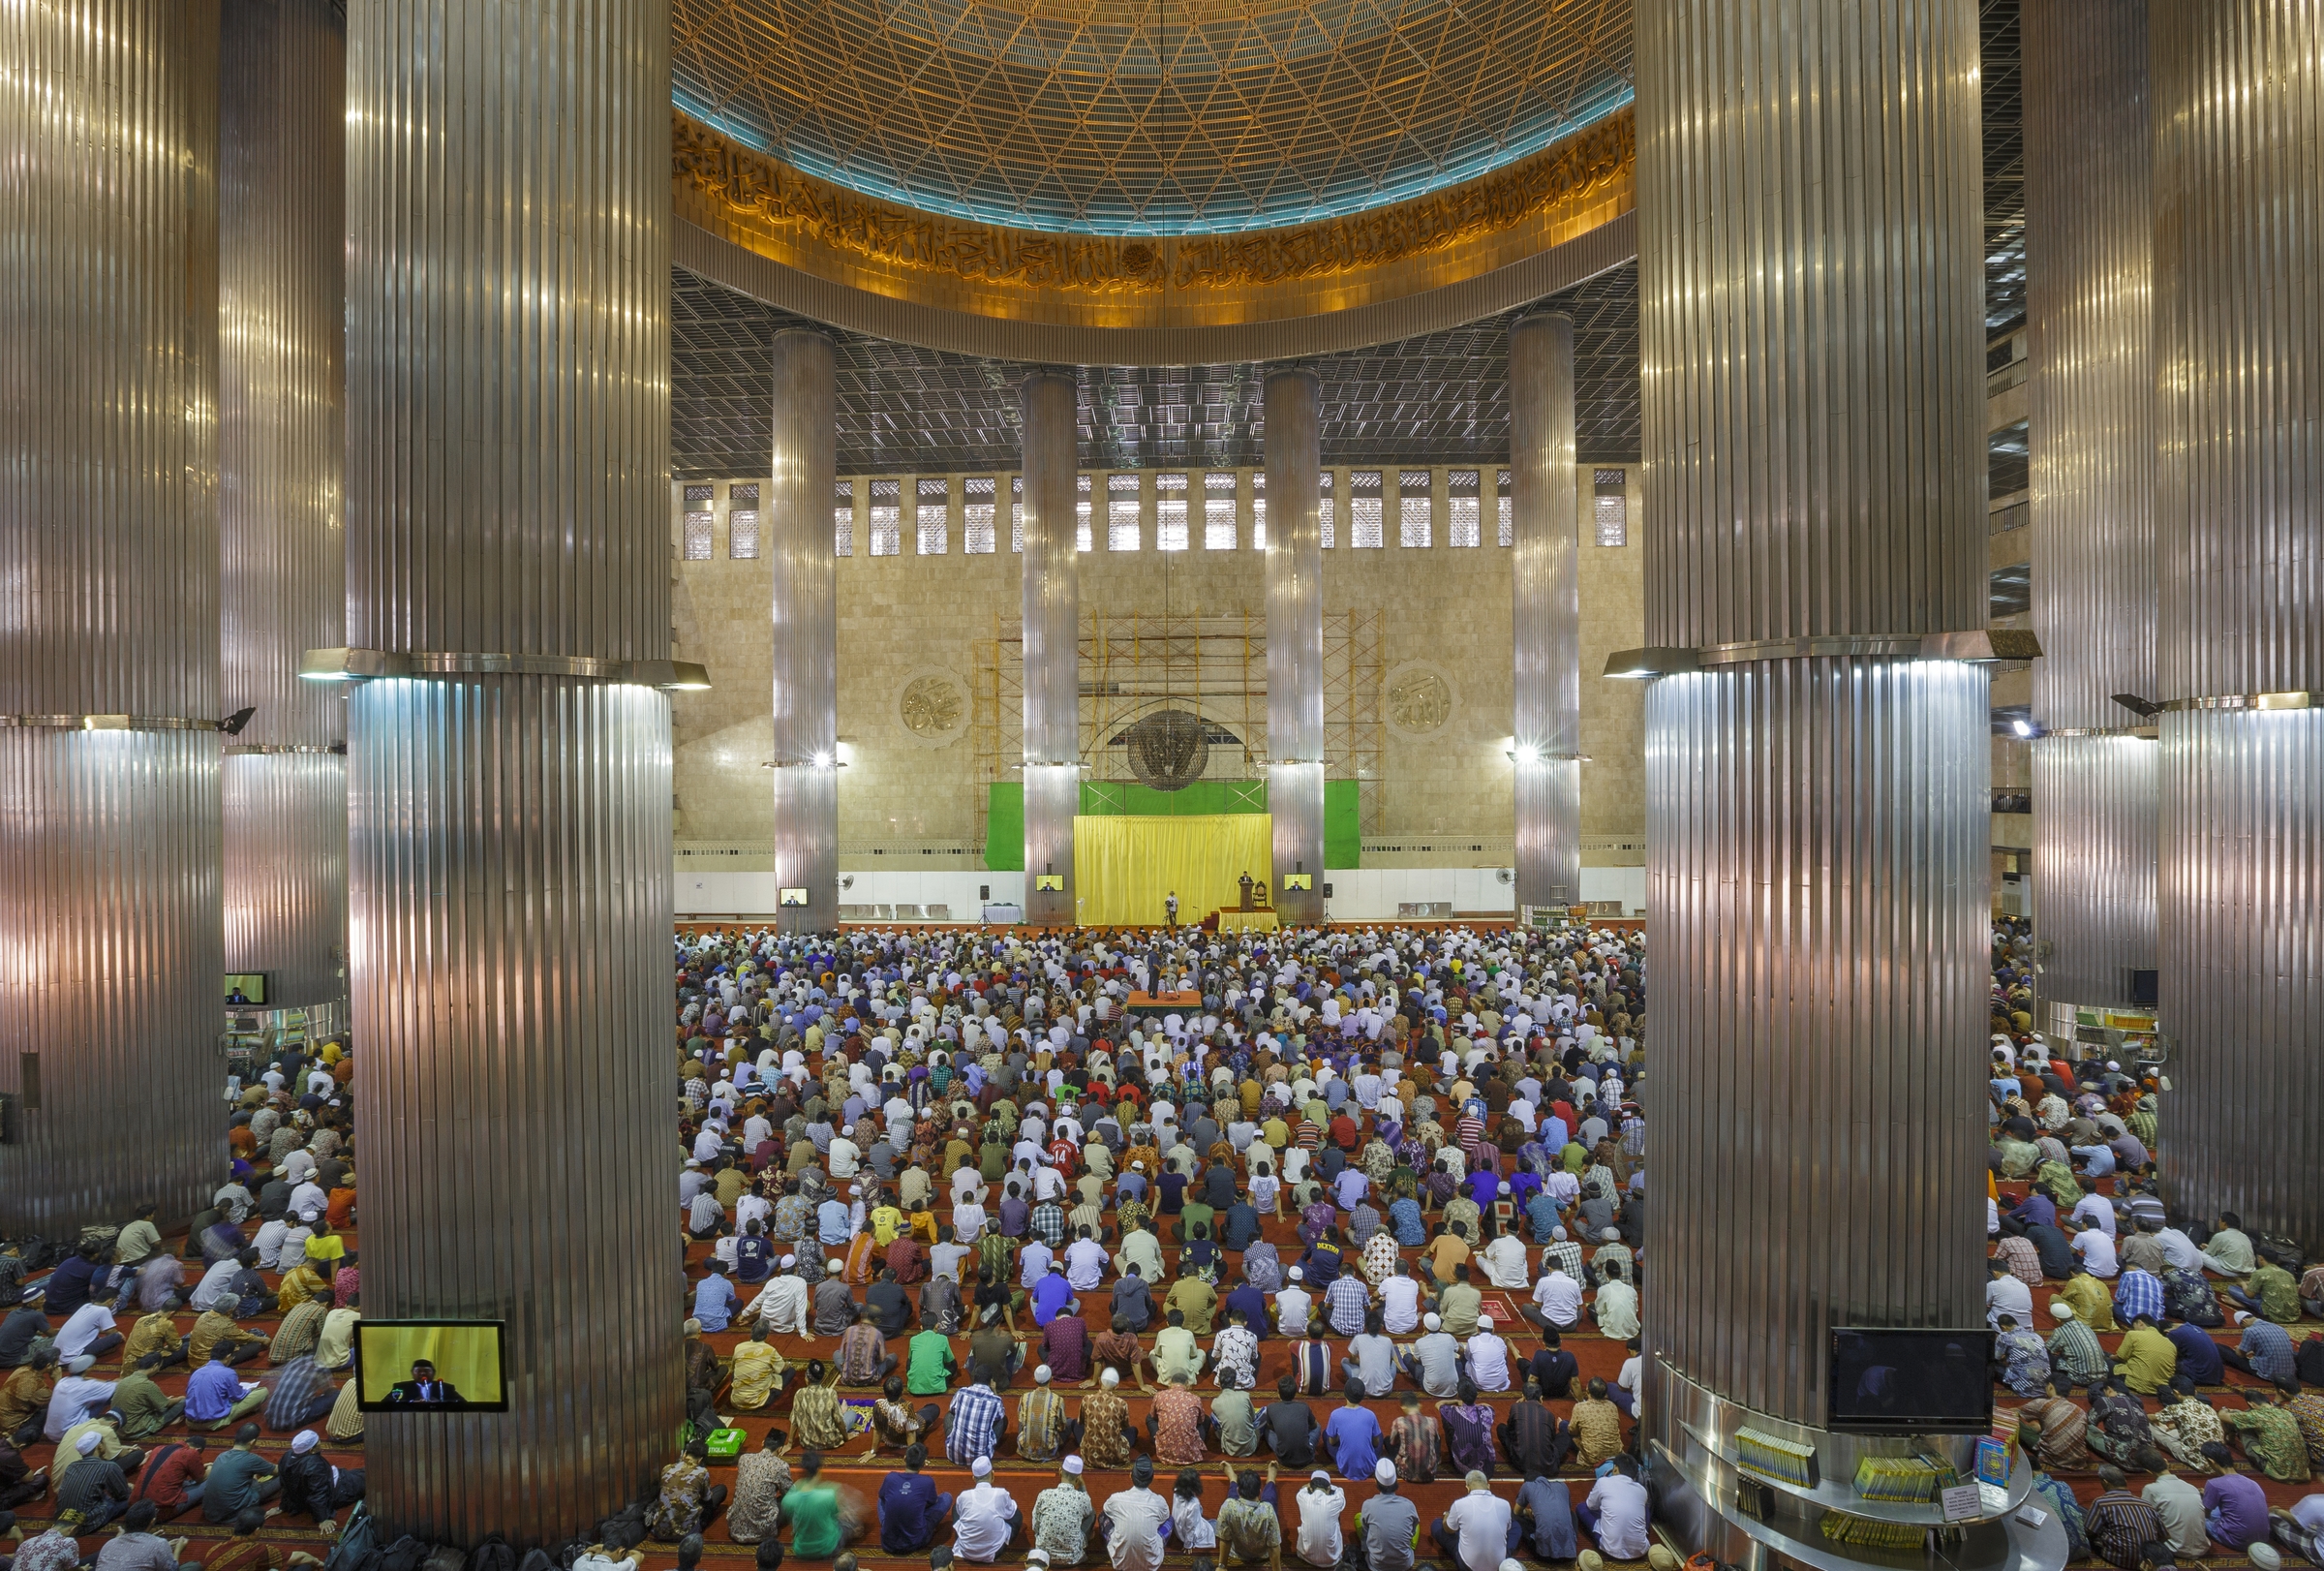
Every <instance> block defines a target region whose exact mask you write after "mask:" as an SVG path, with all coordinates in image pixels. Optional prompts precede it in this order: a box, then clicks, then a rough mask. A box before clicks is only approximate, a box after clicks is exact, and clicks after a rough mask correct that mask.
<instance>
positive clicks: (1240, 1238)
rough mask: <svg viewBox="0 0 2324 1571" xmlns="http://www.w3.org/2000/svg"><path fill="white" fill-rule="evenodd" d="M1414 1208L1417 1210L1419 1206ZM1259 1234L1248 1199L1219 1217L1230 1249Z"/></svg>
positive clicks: (1255, 1212) (1222, 1239) (1224, 1241)
mask: <svg viewBox="0 0 2324 1571" xmlns="http://www.w3.org/2000/svg"><path fill="white" fill-rule="evenodd" d="M1391 1209H1392V1208H1391ZM1414 1210H1415V1211H1416V1212H1417V1211H1418V1210H1419V1208H1418V1207H1415V1208H1414ZM1258 1236H1259V1211H1258V1208H1257V1207H1255V1206H1253V1205H1252V1204H1251V1203H1250V1201H1249V1200H1247V1199H1238V1200H1237V1201H1236V1202H1235V1203H1234V1204H1233V1205H1231V1206H1229V1207H1228V1208H1227V1210H1226V1215H1225V1216H1224V1217H1221V1218H1220V1219H1219V1224H1218V1237H1219V1242H1220V1243H1222V1244H1224V1245H1225V1246H1226V1247H1227V1248H1230V1249H1235V1250H1242V1249H1247V1248H1250V1247H1251V1243H1252V1241H1253V1240H1255V1239H1256V1238H1258Z"/></svg>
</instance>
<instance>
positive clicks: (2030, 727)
mask: <svg viewBox="0 0 2324 1571" xmlns="http://www.w3.org/2000/svg"><path fill="white" fill-rule="evenodd" d="M2009 728H2010V729H2011V730H2013V731H2015V732H2016V733H2017V734H2018V735H2019V736H2021V737H2025V738H2027V739H2029V740H2031V739H2032V738H2033V735H2034V733H2035V731H2036V729H2037V727H2036V726H2035V725H2034V724H2033V722H2032V721H2030V720H2013V721H2011V722H2010V723H2009Z"/></svg>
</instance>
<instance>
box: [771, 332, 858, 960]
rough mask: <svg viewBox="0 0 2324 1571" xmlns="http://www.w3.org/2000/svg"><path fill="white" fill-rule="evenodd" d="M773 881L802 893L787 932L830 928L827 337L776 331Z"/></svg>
mask: <svg viewBox="0 0 2324 1571" xmlns="http://www.w3.org/2000/svg"><path fill="white" fill-rule="evenodd" d="M772 357H773V360H774V371H775V445H774V469H773V471H772V474H773V476H774V483H773V485H772V486H771V487H770V489H769V491H768V495H767V506H766V519H767V523H766V528H767V535H766V540H767V545H766V550H767V553H768V555H769V556H770V557H772V558H773V559H774V563H775V606H774V612H775V769H774V775H775V879H776V883H777V886H778V887H779V888H800V889H805V890H806V891H807V901H808V903H807V904H806V905H805V906H781V907H779V908H778V909H777V924H778V925H779V926H780V928H781V930H782V931H783V932H785V933H813V932H816V931H822V932H831V931H833V930H834V928H835V927H836V925H837V923H838V921H839V899H840V770H839V762H840V578H839V562H838V560H837V559H836V558H835V557H834V556H833V555H832V549H831V484H832V478H833V477H834V476H835V475H837V474H838V472H839V428H838V427H837V426H836V425H835V424H834V423H833V422H834V419H835V417H836V415H837V409H836V404H835V399H836V398H837V392H836V389H835V385H834V383H833V376H834V371H833V362H832V349H831V340H830V339H828V338H826V337H824V336H823V335H822V334H821V333H817V332H809V331H807V330H805V329H802V328H789V329H785V330H784V331H782V332H779V333H777V334H776V335H775V344H774V350H773V356H772Z"/></svg>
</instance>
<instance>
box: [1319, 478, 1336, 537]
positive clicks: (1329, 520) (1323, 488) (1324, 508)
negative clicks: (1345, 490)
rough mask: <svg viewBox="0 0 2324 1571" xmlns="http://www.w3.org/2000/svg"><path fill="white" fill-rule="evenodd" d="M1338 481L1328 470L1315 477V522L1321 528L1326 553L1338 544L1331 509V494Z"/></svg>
mask: <svg viewBox="0 0 2324 1571" xmlns="http://www.w3.org/2000/svg"><path fill="white" fill-rule="evenodd" d="M1338 479H1339V477H1338V476H1337V475H1336V474H1334V473H1333V472H1332V471H1330V470H1328V469H1327V470H1325V471H1324V472H1323V473H1322V474H1320V475H1318V476H1316V477H1315V490H1316V504H1315V513H1316V522H1317V523H1318V524H1320V525H1321V526H1322V529H1323V537H1324V549H1325V550H1327V551H1329V550H1330V549H1331V548H1332V547H1333V546H1335V545H1337V544H1338V543H1339V533H1338V530H1337V529H1336V528H1335V527H1334V526H1335V524H1336V520H1335V519H1334V517H1333V516H1332V508H1331V504H1332V502H1333V500H1334V498H1333V496H1332V492H1333V489H1334V487H1335V486H1336V484H1337V483H1338Z"/></svg>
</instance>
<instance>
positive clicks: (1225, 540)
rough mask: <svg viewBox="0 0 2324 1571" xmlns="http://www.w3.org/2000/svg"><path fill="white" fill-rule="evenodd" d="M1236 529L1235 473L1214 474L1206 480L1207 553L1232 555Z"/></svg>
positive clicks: (1204, 518)
mask: <svg viewBox="0 0 2324 1571" xmlns="http://www.w3.org/2000/svg"><path fill="white" fill-rule="evenodd" d="M1240 533H1241V531H1240V530H1238V529H1237V528H1236V527H1235V472H1234V471H1233V470H1213V471H1211V472H1210V473H1209V474H1208V475H1205V476H1204V477H1203V549H1204V550H1206V551H1232V550H1234V549H1235V545H1236V537H1237V536H1238V535H1239V534H1240Z"/></svg>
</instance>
